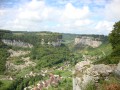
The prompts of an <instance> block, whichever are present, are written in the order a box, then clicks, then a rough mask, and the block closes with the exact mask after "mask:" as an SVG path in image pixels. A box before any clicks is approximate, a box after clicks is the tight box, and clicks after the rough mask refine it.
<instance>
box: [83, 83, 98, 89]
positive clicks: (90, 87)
mask: <svg viewBox="0 0 120 90" xmlns="http://www.w3.org/2000/svg"><path fill="white" fill-rule="evenodd" d="M83 90H96V87H95V84H94V83H93V82H89V83H88V84H87V85H86V87H85V89H83Z"/></svg>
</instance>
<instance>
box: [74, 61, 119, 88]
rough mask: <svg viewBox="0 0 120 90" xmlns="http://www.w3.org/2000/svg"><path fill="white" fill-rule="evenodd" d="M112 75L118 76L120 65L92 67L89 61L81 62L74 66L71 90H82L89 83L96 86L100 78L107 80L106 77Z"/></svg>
mask: <svg viewBox="0 0 120 90" xmlns="http://www.w3.org/2000/svg"><path fill="white" fill-rule="evenodd" d="M113 73H114V74H116V75H120V63H119V64H118V65H105V64H97V65H93V64H92V62H90V61H89V60H88V61H81V62H79V63H77V64H76V66H75V71H74V77H73V90H84V89H85V87H86V86H87V84H88V83H90V82H93V83H95V85H96V86H97V85H98V84H99V83H98V81H99V80H100V79H101V78H102V79H104V80H107V79H109V78H108V76H110V74H113ZM98 90H99V89H98ZM110 90H111V89H110ZM116 90H117V89H116Z"/></svg>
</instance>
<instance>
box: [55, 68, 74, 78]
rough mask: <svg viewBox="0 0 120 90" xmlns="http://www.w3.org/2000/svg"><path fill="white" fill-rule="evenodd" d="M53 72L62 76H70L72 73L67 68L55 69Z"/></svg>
mask: <svg viewBox="0 0 120 90" xmlns="http://www.w3.org/2000/svg"><path fill="white" fill-rule="evenodd" d="M53 73H54V74H57V75H60V76H62V77H72V73H71V72H70V71H68V70H55V71H54V72H53Z"/></svg>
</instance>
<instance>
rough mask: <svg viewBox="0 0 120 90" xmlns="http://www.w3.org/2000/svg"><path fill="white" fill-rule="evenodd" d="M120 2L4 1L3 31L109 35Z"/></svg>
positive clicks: (0, 9)
mask: <svg viewBox="0 0 120 90" xmlns="http://www.w3.org/2000/svg"><path fill="white" fill-rule="evenodd" d="M119 8H120V0H0V28H1V29H8V30H13V31H53V32H62V33H79V34H104V35H108V34H109V33H110V32H111V30H112V26H113V24H114V23H115V22H117V21H119V20H120V10H119Z"/></svg>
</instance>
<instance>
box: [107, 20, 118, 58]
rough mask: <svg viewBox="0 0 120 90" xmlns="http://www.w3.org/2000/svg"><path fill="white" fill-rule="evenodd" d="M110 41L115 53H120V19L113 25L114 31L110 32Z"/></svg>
mask: <svg viewBox="0 0 120 90" xmlns="http://www.w3.org/2000/svg"><path fill="white" fill-rule="evenodd" d="M109 41H110V43H111V45H112V48H113V53H112V54H113V55H117V56H118V55H120V21H118V22H116V23H115V24H114V26H113V30H112V32H111V33H110V34H109Z"/></svg>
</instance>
